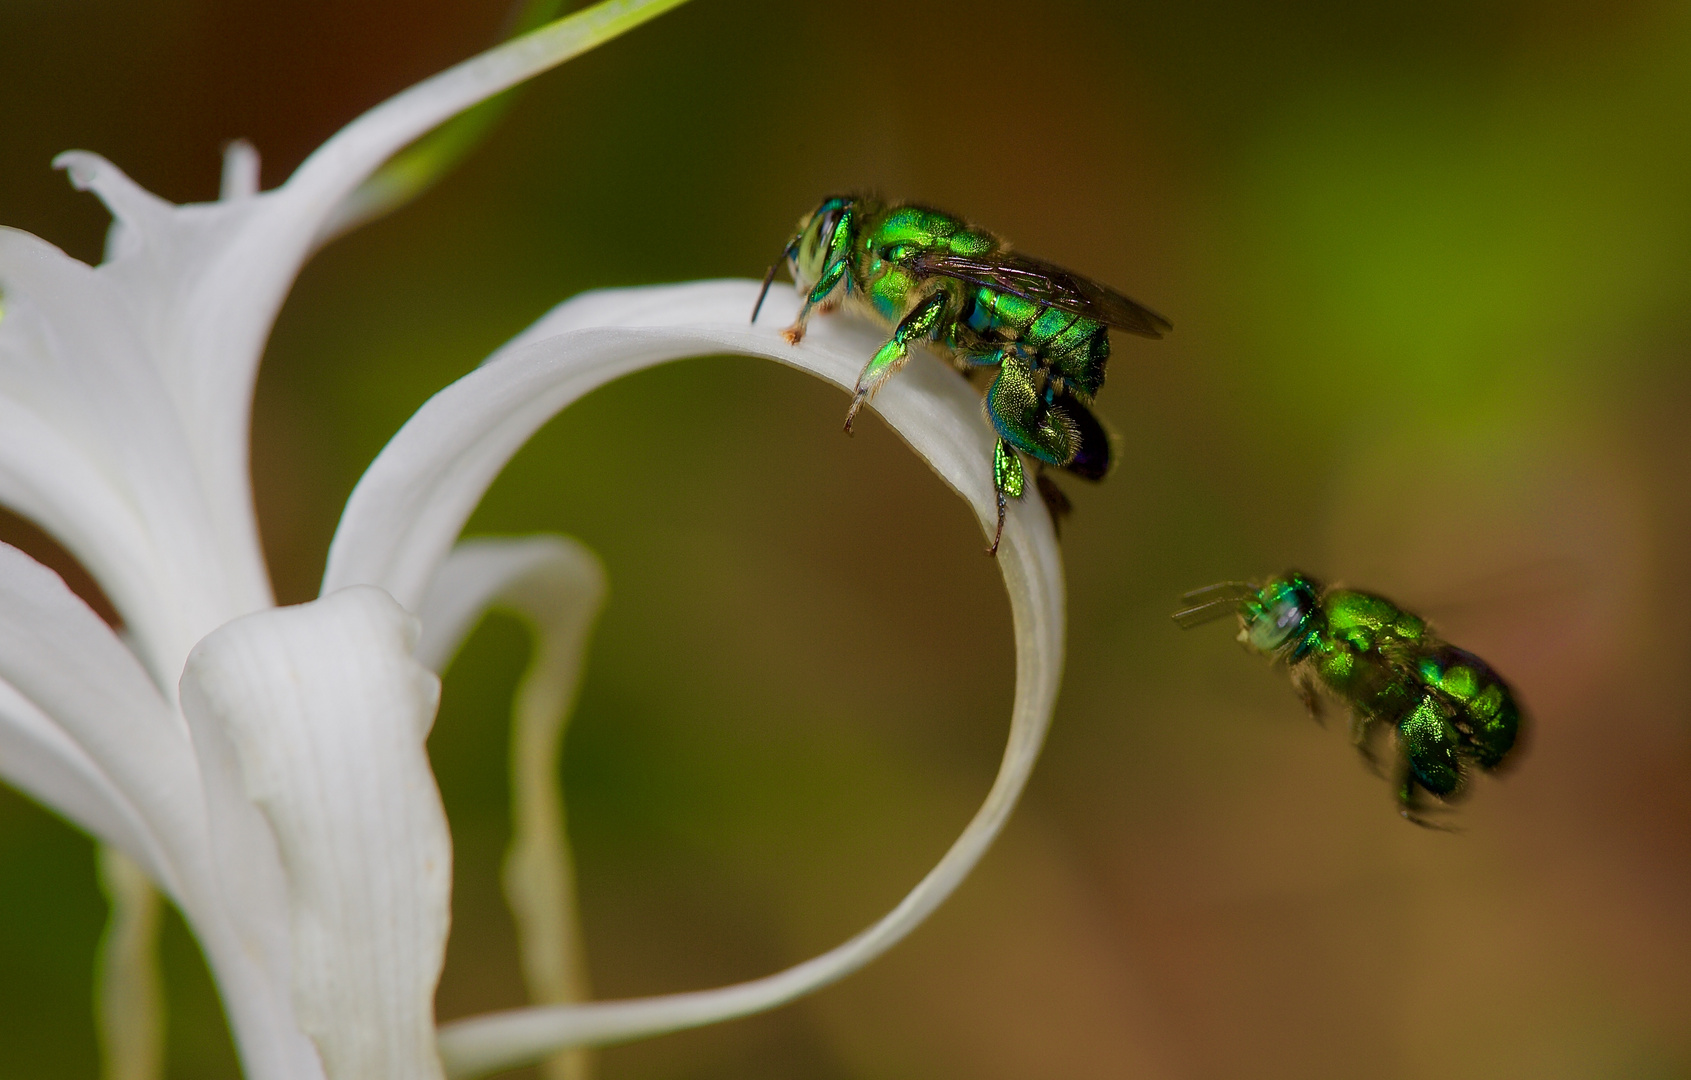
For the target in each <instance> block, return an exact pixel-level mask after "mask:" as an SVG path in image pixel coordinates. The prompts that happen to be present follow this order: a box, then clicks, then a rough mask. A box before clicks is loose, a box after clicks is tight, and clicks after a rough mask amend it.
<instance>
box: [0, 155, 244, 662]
mask: <svg viewBox="0 0 1691 1080" xmlns="http://www.w3.org/2000/svg"><path fill="white" fill-rule="evenodd" d="M79 160H80V159H79ZM79 170H82V171H83V172H86V173H87V174H88V175H90V176H94V177H97V178H99V179H100V180H101V181H102V182H104V181H105V180H110V179H111V177H112V175H114V174H115V173H116V170H112V169H110V168H109V167H105V168H97V167H95V166H94V165H87V166H86V168H84V167H83V166H82V165H79ZM79 175H82V172H79ZM132 188H133V185H132V184H129V183H128V181H127V180H125V181H123V182H122V183H120V184H116V185H115V190H116V191H117V192H118V194H116V195H113V199H114V204H115V205H117V206H119V207H123V208H124V210H123V212H124V213H126V214H130V213H132V214H135V215H137V217H136V218H134V219H129V220H140V219H147V220H148V221H150V220H151V219H152V218H155V217H157V216H158V215H160V214H165V213H171V212H173V211H168V210H160V209H159V208H158V207H157V206H154V205H152V204H153V203H157V200H154V199H153V197H152V196H150V195H147V194H146V193H145V192H140V191H139V190H138V189H135V190H134V191H131V189H132ZM161 205H162V204H161ZM150 228H152V225H150V224H138V225H134V226H131V227H126V228H125V229H123V230H122V231H121V232H120V233H119V234H118V235H116V236H115V237H114V246H116V247H117V248H118V249H120V250H122V249H125V248H134V247H135V246H136V245H140V244H142V241H143V237H144V236H145V235H146V234H147V232H148V230H149V229H150ZM145 253H146V252H143V254H145ZM137 261H139V262H143V263H147V262H149V260H147V259H143V258H141V256H140V255H131V254H122V255H118V256H116V257H114V259H113V260H112V261H110V262H108V263H107V264H106V265H104V266H102V267H100V268H98V269H96V268H93V267H89V266H86V265H84V264H83V263H81V262H78V261H77V260H75V259H72V258H70V257H69V256H67V255H65V254H64V253H63V252H61V251H59V250H58V249H57V248H54V247H52V246H51V245H49V244H46V243H44V242H42V241H40V240H37V239H36V238H34V237H32V236H29V235H28V234H26V233H20V232H17V231H15V230H10V229H0V285H3V286H4V287H5V289H6V291H7V294H8V299H9V301H10V304H9V311H8V314H7V318H6V319H5V320H4V321H3V322H0V418H3V422H0V432H3V434H0V499H4V500H5V501H6V502H7V503H8V504H9V505H11V506H12V507H14V508H15V509H16V510H18V511H19V512H20V513H23V514H24V515H25V516H28V517H30V518H31V519H33V520H35V521H37V522H38V523H39V524H41V525H42V527H43V528H45V529H47V530H48V531H49V532H51V533H53V534H54V535H55V536H57V537H58V538H59V539H60V541H61V542H62V543H64V545H65V546H66V547H67V548H69V549H70V550H71V551H72V552H73V553H75V554H76V555H77V557H78V558H79V559H80V560H81V561H82V562H83V563H84V564H85V565H86V566H87V567H88V568H89V570H90V572H92V573H93V574H94V575H95V577H96V579H97V580H99V581H100V583H101V585H102V587H103V588H104V589H105V591H106V593H107V595H108V596H110V597H111V599H112V602H113V603H114V604H115V605H117V607H118V610H119V611H120V612H121V613H122V614H123V616H124V619H125V621H126V623H128V624H129V626H130V628H131V631H132V633H133V635H134V637H135V639H136V640H137V642H138V643H139V646H140V648H141V649H142V650H143V653H144V655H145V656H146V659H147V661H148V664H149V667H151V668H152V670H153V672H154V678H155V681H156V682H157V683H158V684H159V685H160V686H161V687H163V688H165V689H166V690H173V688H174V685H175V681H176V675H177V673H178V671H179V670H180V665H181V661H182V657H183V656H185V655H186V654H187V650H188V648H189V647H190V646H191V645H192V644H193V642H194V641H195V640H197V639H198V637H199V636H200V635H202V634H204V633H205V632H206V631H208V630H209V629H211V628H212V627H213V626H216V625H217V624H218V623H219V622H222V621H223V620H224V619H226V618H228V617H229V616H230V615H231V614H234V613H238V612H239V611H241V610H249V609H251V608H252V607H254V606H260V605H262V604H265V603H268V602H269V586H268V584H267V583H266V580H265V576H264V569H263V566H262V563H261V561H260V559H259V557H258V554H257V539H256V532H255V531H253V529H252V527H251V521H250V520H249V519H250V512H249V511H250V505H249V503H250V500H249V498H248V496H247V493H246V492H247V489H246V479H245V474H244V472H240V473H237V474H236V475H233V476H231V477H225V478H224V479H225V481H226V483H229V484H233V485H234V487H233V489H232V492H224V493H221V494H224V495H225V498H224V499H223V500H221V501H219V500H216V499H208V498H207V495H208V492H207V489H206V483H207V481H206V476H205V475H204V470H202V469H201V468H200V467H199V463H198V460H197V456H196V451H195V447H194V445H193V439H192V434H191V432H192V431H193V430H197V428H196V426H195V425H193V424H191V423H188V422H187V418H185V417H184V416H183V414H182V413H181V412H180V411H179V405H178V402H177V401H176V400H175V397H174V396H173V394H172V392H171V389H170V387H169V385H168V383H167V381H166V380H165V379H164V378H162V377H161V374H160V372H159V370H158V368H157V366H156V364H155V357H156V355H157V354H158V353H159V351H160V350H161V349H162V348H166V347H168V344H167V343H161V342H159V341H158V339H159V338H160V336H161V335H162V334H163V333H164V330H163V329H162V328H161V327H160V325H159V323H160V321H161V319H162V320H163V322H164V323H166V324H168V322H169V320H168V319H167V318H165V316H167V315H168V314H169V308H168V307H167V306H165V302H166V301H168V297H162V296H160V295H158V294H159V293H160V292H161V291H162V290H163V288H164V286H165V285H166V284H168V283H169V282H171V281H172V280H173V279H174V278H175V277H178V276H180V275H179V274H178V273H175V272H173V270H172V268H169V267H159V266H157V265H148V266H143V267H142V269H143V270H145V271H147V272H146V273H143V274H140V275H139V276H137V277H135V280H133V281H126V280H124V276H125V274H127V273H128V272H130V271H131V270H133V269H134V268H135V267H134V266H133V264H134V263H135V262H137ZM156 261H157V260H156V259H154V260H151V262H155V263H156ZM243 408H244V403H243ZM244 462H245V458H244V456H243V457H242V458H241V459H240V464H241V465H242V466H243V467H244ZM219 508H223V509H225V510H226V511H227V512H225V513H222V514H219V512H218V510H219ZM231 529H234V530H235V532H234V533H233V534H231V531H230V530H231Z"/></svg>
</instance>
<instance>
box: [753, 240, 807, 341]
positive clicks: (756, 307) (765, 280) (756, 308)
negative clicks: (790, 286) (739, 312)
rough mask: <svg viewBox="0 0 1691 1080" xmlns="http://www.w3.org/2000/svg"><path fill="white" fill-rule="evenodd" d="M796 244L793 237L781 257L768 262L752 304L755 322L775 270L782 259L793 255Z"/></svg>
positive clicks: (796, 241) (778, 267)
mask: <svg viewBox="0 0 1691 1080" xmlns="http://www.w3.org/2000/svg"><path fill="white" fill-rule="evenodd" d="M797 244H798V240H797V239H796V238H795V239H794V240H792V241H791V242H789V243H788V244H787V246H786V248H785V249H784V250H783V251H782V252H781V258H779V259H776V260H775V261H774V262H772V263H770V264H769V272H768V273H766V274H764V275H763V288H761V289H759V290H758V291H757V303H755V304H753V305H752V322H754V323H755V322H757V313H758V312H760V311H762V310H763V298H764V297H766V296H768V295H769V286H770V284H771V283H772V282H774V280H775V271H776V270H778V269H780V267H781V262H782V260H784V259H790V258H792V257H793V248H794V247H795V246H796V245H797Z"/></svg>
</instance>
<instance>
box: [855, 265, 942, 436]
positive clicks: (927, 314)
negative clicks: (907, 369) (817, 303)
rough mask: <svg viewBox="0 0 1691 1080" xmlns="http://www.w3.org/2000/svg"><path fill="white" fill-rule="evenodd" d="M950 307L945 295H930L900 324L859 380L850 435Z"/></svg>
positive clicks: (937, 325) (864, 367)
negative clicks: (884, 385) (860, 416)
mask: <svg viewBox="0 0 1691 1080" xmlns="http://www.w3.org/2000/svg"><path fill="white" fill-rule="evenodd" d="M949 303H950V300H949V299H948V298H947V297H946V295H945V294H944V293H943V292H935V293H930V294H929V295H928V296H927V298H926V299H924V300H922V301H921V302H920V303H918V304H917V305H916V306H915V307H914V308H912V309H911V310H910V314H908V315H906V316H905V317H904V319H903V320H902V321H901V322H900V323H899V324H898V329H896V330H894V331H893V332H892V337H891V338H889V339H887V343H886V344H885V345H882V346H881V347H880V348H879V349H876V350H875V355H874V356H871V357H870V358H869V362H868V363H867V364H865V365H863V371H862V372H861V373H859V375H858V376H857V387H856V388H855V389H854V390H853V391H852V397H851V408H850V409H848V410H846V419H845V430H846V434H847V435H850V434H851V425H852V422H853V421H855V420H856V419H857V410H858V409H861V408H862V407H863V403H864V402H866V401H868V400H869V399H870V398H872V397H874V396H875V391H876V390H878V389H880V386H881V384H882V383H883V382H885V381H886V380H887V379H888V378H889V377H890V376H891V375H893V374H894V373H895V372H897V371H898V369H899V368H901V367H903V366H904V362H905V361H906V360H908V359H910V346H911V345H913V344H915V343H916V342H918V341H922V340H925V339H927V338H931V337H933V335H934V331H935V330H936V329H937V328H938V327H939V325H940V322H941V321H942V319H943V318H944V316H945V309H946V307H947V306H948V305H949Z"/></svg>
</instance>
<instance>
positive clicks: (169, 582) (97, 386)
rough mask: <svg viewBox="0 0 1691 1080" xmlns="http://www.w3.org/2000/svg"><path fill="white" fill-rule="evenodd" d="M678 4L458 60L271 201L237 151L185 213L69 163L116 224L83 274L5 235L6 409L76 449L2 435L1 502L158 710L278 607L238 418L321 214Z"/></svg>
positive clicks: (613, 15) (613, 11)
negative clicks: (529, 86) (204, 646)
mask: <svg viewBox="0 0 1691 1080" xmlns="http://www.w3.org/2000/svg"><path fill="white" fill-rule="evenodd" d="M680 2H681V0H608V2H606V3H601V4H598V5H595V6H594V7H592V8H589V9H587V10H585V11H582V12H578V13H576V14H575V15H572V16H569V17H567V18H564V19H560V20H558V21H556V22H554V23H552V24H549V25H548V26H545V27H542V28H541V29H539V30H537V31H534V32H532V33H530V34H527V35H524V36H523V37H521V38H518V39H515V40H513V41H510V42H507V43H506V44H504V45H501V46H499V47H498V48H495V49H492V50H489V51H488V52H485V53H483V54H481V55H480V56H477V57H474V58H472V59H470V60H468V61H465V62H464V63H462V64H459V65H457V66H456V67H453V68H450V69H448V70H447V71H445V72H442V73H441V74H439V75H437V76H435V77H434V78H432V79H428V80H425V81H424V82H422V83H419V84H417V85H416V86H414V87H412V88H410V89H409V90H406V91H404V92H403V93H400V94H398V95H396V96H395V97H393V98H391V99H389V100H388V101H386V102H384V103H383V104H381V105H378V106H377V107H376V108H374V109H372V110H370V111H369V112H367V113H365V114H364V115H363V116H361V117H359V118H358V119H357V120H354V121H353V122H352V123H351V124H349V125H347V126H346V127H345V128H343V129H342V130H341V131H340V132H339V133H338V134H336V135H335V136H334V137H332V138H331V139H329V141H328V142H326V143H324V144H323V146H321V147H320V148H318V150H317V151H316V152H315V153H313V154H312V155H311V156H310V157H309V158H307V159H306V161H305V162H304V163H303V164H302V165H301V166H300V168H299V169H298V170H297V171H296V172H295V174H294V176H293V177H292V178H291V179H290V180H289V181H288V182H287V183H286V184H284V185H282V186H281V187H280V188H277V189H275V190H274V191H270V192H265V193H259V192H258V190H257V178H258V168H257V154H256V152H254V151H253V150H252V148H251V147H249V146H247V145H246V144H244V143H235V144H232V145H231V147H230V148H229V149H228V151H227V152H226V159H225V176H224V184H223V190H222V198H221V199H220V200H219V201H217V202H215V203H202V204H190V205H185V206H175V205H172V204H171V203H168V202H166V201H164V200H162V199H160V198H158V197H157V196H155V195H152V194H151V193H149V192H147V191H145V190H144V189H142V188H141V187H140V186H139V185H138V184H136V183H135V182H134V181H133V180H131V179H130V178H129V177H127V176H125V175H124V174H123V173H122V172H121V171H120V170H119V169H118V168H117V167H116V166H114V165H112V164H111V163H110V162H109V161H106V160H105V159H104V158H101V157H99V156H98V155H95V154H90V153H85V152H81V151H72V152H69V153H65V154H62V155H60V156H59V158H58V161H57V163H58V164H59V165H60V166H61V167H64V168H66V169H67V170H68V171H69V172H70V176H71V180H72V182H73V183H74V184H75V185H76V186H77V187H79V188H82V189H85V190H89V191H92V192H94V193H95V194H96V195H98V196H99V198H100V199H101V200H102V201H103V202H105V204H106V206H107V207H108V208H109V209H110V210H111V213H112V218H113V221H112V227H111V232H110V234H109V236H108V241H107V252H106V259H105V261H104V262H103V263H101V265H99V266H98V267H90V266H87V265H85V264H83V263H81V262H79V261H77V260H75V259H72V258H69V257H68V256H66V255H64V254H63V253H62V252H60V251H58V250H57V249H56V248H53V247H52V246H51V245H48V244H46V243H44V242H42V241H40V240H37V239H36V238H34V237H31V236H29V235H28V234H25V233H20V232H17V231H15V230H6V229H0V291H3V292H4V294H5V296H6V306H7V315H6V318H5V319H4V320H0V410H5V411H14V412H24V413H28V414H31V415H33V416H36V417H39V418H40V419H41V420H42V421H43V422H44V423H45V424H46V425H47V426H50V427H52V428H54V429H56V432H57V435H56V438H57V439H58V441H60V442H63V443H67V444H69V447H70V451H69V452H68V453H64V452H55V453H31V452H30V448H29V447H28V446H24V447H21V448H20V447H18V446H17V443H18V441H19V440H17V439H15V438H14V439H0V501H5V502H7V504H8V505H11V506H13V507H14V508H16V509H17V510H18V511H19V512H21V513H23V514H24V515H25V516H28V517H30V518H31V519H32V520H36V521H38V522H39V523H41V524H42V525H43V527H45V528H46V529H47V530H48V531H49V532H51V533H52V534H53V535H54V536H55V537H57V538H58V539H59V541H60V542H61V543H63V544H64V545H65V546H66V547H67V548H69V549H70V550H71V551H72V552H73V553H75V554H76V556H77V557H78V558H79V559H80V560H81V561H82V562H83V563H84V564H85V565H87V566H88V567H89V569H90V572H92V573H93V574H94V575H95V578H96V580H98V581H99V582H100V583H101V585H102V587H103V588H104V589H105V590H106V593H107V595H109V596H110V597H111V598H112V601H113V603H114V604H115V605H117V607H118V610H119V611H120V612H121V613H122V614H123V616H124V620H125V622H126V623H127V624H128V625H129V626H130V628H131V630H132V633H133V636H134V638H135V640H136V642H137V644H138V647H139V648H140V649H141V650H142V652H143V654H144V656H145V657H146V659H147V661H148V665H149V667H150V668H151V669H152V671H153V674H154V678H155V681H157V682H158V684H159V685H160V686H161V687H162V688H164V689H165V690H166V692H167V693H173V692H174V689H175V682H176V678H175V677H176V674H177V672H178V671H179V670H180V664H181V660H182V658H183V657H184V656H186V655H187V651H188V649H189V648H191V647H192V645H193V643H194V642H195V641H197V640H199V639H200V638H201V637H202V636H204V635H205V634H206V633H208V632H210V631H211V630H212V629H213V628H215V627H217V626H219V625H221V624H222V623H224V622H225V621H227V620H229V619H231V618H234V617H236V616H239V615H243V614H246V613H248V612H251V611H256V610H259V609H261V608H264V607H268V606H269V605H270V604H271V603H272V598H271V592H270V585H269V580H268V577H267V576H266V573H265V568H264V562H263V557H262V554H261V551H260V547H259V541H258V530H257V525H256V520H255V518H254V514H253V506H252V495H251V491H250V485H249V482H248V475H247V470H248V433H249V422H250V415H249V407H250V403H251V400H252V390H253V382H254V379H255V377H256V374H257V370H258V362H259V358H260V356H261V354H262V352H263V348H264V342H265V339H266V337H267V336H268V335H269V332H270V327H271V324H272V323H273V321H274V320H275V316H276V312H277V311H278V310H279V309H280V307H281V304H282V301H283V299H284V298H285V296H286V295H287V292H288V289H289V288H290V286H291V285H292V283H293V280H294V277H295V275H296V274H297V273H298V272H299V268H300V266H301V265H302V264H303V263H304V262H305V260H306V259H307V258H308V257H309V256H310V254H311V251H312V249H313V245H314V244H315V243H316V240H317V238H318V237H319V235H320V234H321V233H322V232H323V230H324V229H325V227H327V226H329V223H330V218H331V216H332V215H334V214H335V213H336V211H337V208H339V207H341V206H342V204H343V201H344V200H346V199H347V197H348V196H349V195H351V194H352V193H354V192H355V191H357V190H358V189H359V185H360V184H362V183H363V182H364V181H365V180H366V179H368V178H369V176H370V174H371V173H372V172H373V171H374V170H376V169H377V168H378V167H379V166H380V165H381V164H382V163H383V161H385V160H386V159H387V158H388V157H390V156H391V155H392V154H394V153H395V152H396V151H398V150H400V149H401V148H403V147H404V146H405V145H406V144H407V143H409V142H411V141H412V140H413V139H415V138H416V137H417V136H419V135H422V134H423V133H424V132H426V131H428V130H429V129H431V128H433V127H435V126H436V125H438V124H440V123H441V122H442V121H445V120H447V119H449V118H450V117H452V116H453V115H455V114H456V113H458V112H460V111H461V110H463V109H465V108H467V107H469V106H471V105H474V104H475V103H477V102H479V101H481V100H483V99H485V98H487V97H489V96H491V95H493V94H496V93H498V92H500V91H502V90H505V89H507V88H509V87H510V86H512V85H513V84H515V83H518V82H521V81H522V80H524V79H527V78H529V77H530V76H532V75H534V74H536V73H538V72H541V71H544V70H545V69H547V68H549V67H552V66H554V65H556V64H558V63H561V62H563V61H564V60H567V59H569V58H570V57H572V56H575V55H577V54H578V53H581V52H583V51H585V50H587V49H590V48H592V47H593V46H595V45H597V44H599V43H601V42H603V41H605V40H608V39H609V38H611V37H614V36H616V35H617V34H619V33H622V32H623V31H624V30H627V29H628V28H630V27H632V26H635V25H638V24H639V23H640V22H643V21H645V20H646V19H649V18H651V17H653V16H654V15H657V14H659V13H661V12H663V11H665V10H668V9H669V8H671V7H674V6H676V4H678V3H680ZM401 194H403V193H401ZM373 197H374V196H373ZM398 197H400V196H399V195H388V196H379V197H377V199H378V202H381V200H382V199H386V200H387V201H386V202H382V204H381V205H380V206H377V207H374V209H375V210H381V209H386V208H390V205H391V203H392V202H393V199H394V198H398ZM371 210H372V207H370V206H364V205H362V204H360V205H359V206H358V207H354V208H353V209H352V211H350V212H351V213H353V215H354V217H359V216H360V215H364V214H367V213H368V212H371ZM350 224H351V222H350V221H349V220H340V221H339V222H338V223H337V224H335V225H334V226H333V227H334V228H344V227H349V226H350ZM0 426H3V425H0ZM57 449H58V448H56V447H55V450H57ZM73 474H74V475H73ZM61 502H63V503H65V504H66V505H60V503H61ZM113 507H119V508H121V509H122V511H123V513H121V514H119V513H115V512H114V511H113ZM117 518H124V519H125V520H120V521H116V526H117V527H114V528H109V529H108V528H103V527H102V525H101V521H102V520H108V521H110V520H114V519H117ZM149 586H151V587H152V588H151V589H149ZM151 593H159V594H162V597H163V598H162V599H161V598H160V597H159V596H155V595H151Z"/></svg>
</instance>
